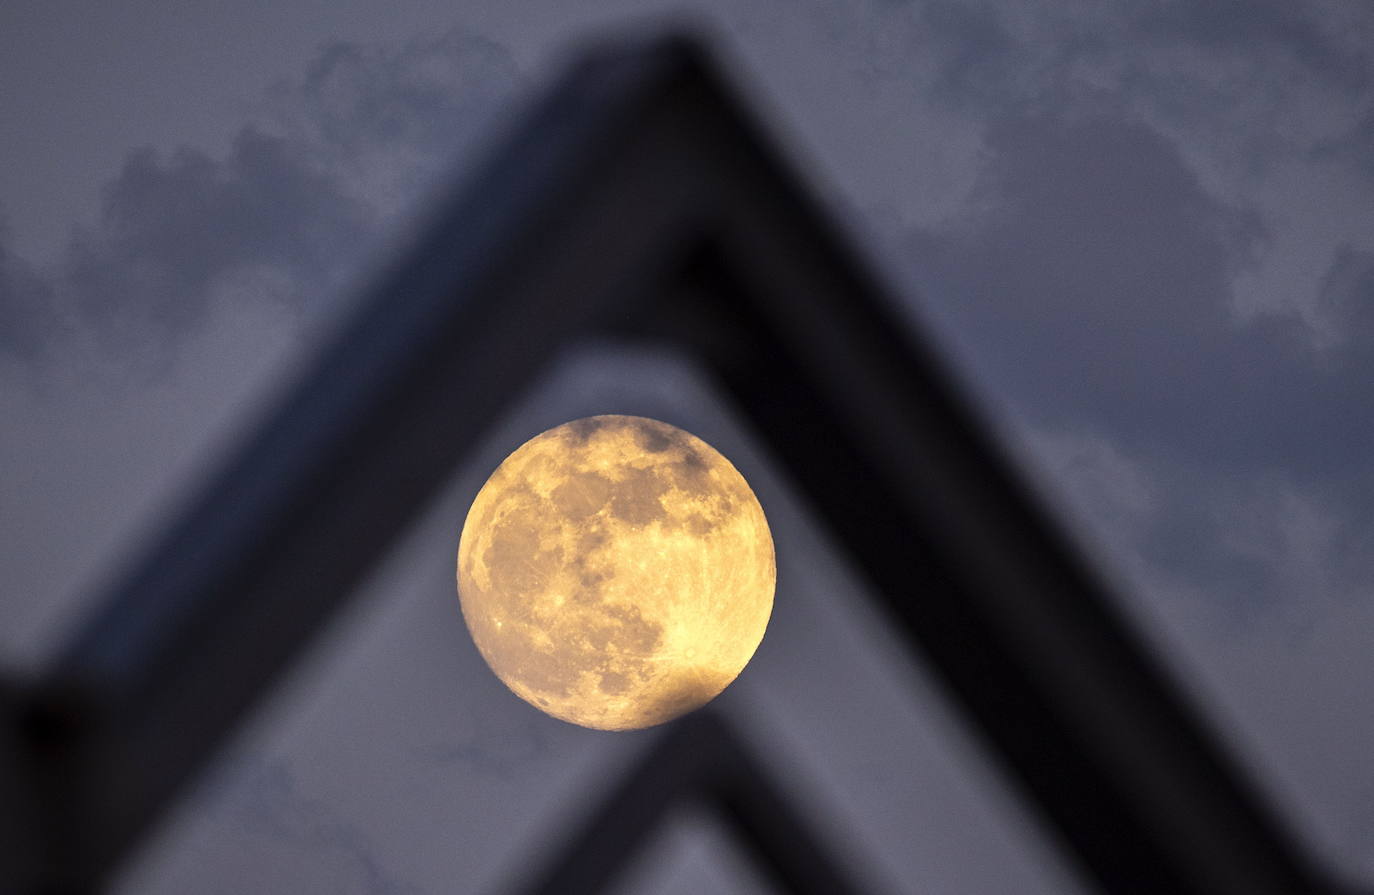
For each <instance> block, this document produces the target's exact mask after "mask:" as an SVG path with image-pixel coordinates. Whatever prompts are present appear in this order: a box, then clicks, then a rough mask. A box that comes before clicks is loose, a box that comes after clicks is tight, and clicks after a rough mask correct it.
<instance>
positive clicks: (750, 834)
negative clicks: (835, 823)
mask: <svg viewBox="0 0 1374 895" xmlns="http://www.w3.org/2000/svg"><path fill="white" fill-rule="evenodd" d="M694 798H695V799H701V800H704V802H705V804H706V806H707V807H710V808H712V809H714V811H715V812H716V813H717V814H718V815H719V816H720V817H721V818H722V819H723V820H725V821H726V822H727V824H729V829H730V831H731V832H732V833H734V835H736V836H737V837H739V838H740V839H741V840H742V841H743V842H744V844H745V845H747V846H748V849H749V852H750V854H751V856H752V857H753V858H754V860H755V862H756V864H757V865H758V866H759V867H760V869H762V870H763V871H764V873H765V874H766V875H767V876H768V877H769V878H770V879H771V880H772V881H773V882H774V883H775V884H777V886H778V888H779V890H780V891H785V892H794V893H797V895H848V893H858V892H860V891H862V889H860V888H859V887H858V886H856V885H855V884H854V881H853V880H852V879H850V878H849V876H848V874H847V873H846V872H845V871H844V870H842V865H841V862H840V861H838V860H836V859H835V858H834V856H833V855H831V854H830V850H829V849H828V848H826V846H825V842H824V840H823V839H822V838H821V837H820V836H818V835H816V833H815V831H814V830H813V829H812V828H811V826H810V824H808V823H807V822H806V821H805V820H804V819H803V816H804V815H803V813H802V812H801V811H799V810H798V809H796V808H795V807H794V806H793V805H792V803H791V801H790V800H789V799H788V797H787V790H786V788H785V787H784V786H781V785H780V784H779V783H778V782H777V781H776V780H775V779H773V778H772V776H771V774H770V773H769V772H768V770H767V768H766V767H765V766H764V764H763V763H761V762H759V761H757V760H756V759H755V758H754V756H753V754H752V753H751V751H750V750H749V749H748V747H747V746H746V745H745V743H744V741H743V740H741V739H740V738H739V737H738V735H737V734H736V733H735V731H734V730H733V729H732V728H731V727H730V725H729V724H728V723H727V722H726V721H725V720H724V719H723V718H721V717H719V716H718V715H716V714H715V713H714V712H713V711H711V710H709V709H706V710H703V711H699V712H696V713H694V714H692V715H689V716H687V717H686V718H683V719H682V720H680V721H677V722H674V723H673V724H671V725H669V726H668V727H667V728H666V729H665V731H664V733H663V734H662V735H661V737H660V739H659V740H658V741H657V742H656V743H655V744H654V745H653V746H652V747H651V748H649V749H648V750H646V751H645V753H644V756H643V757H642V758H641V759H640V761H639V762H638V763H637V764H636V765H635V766H633V767H632V768H631V769H630V770H629V771H627V772H626V773H625V774H624V775H623V776H622V777H621V779H620V781H619V782H618V783H617V784H616V785H614V786H613V787H611V789H610V791H609V792H608V793H607V794H606V795H605V796H604V797H603V798H602V800H601V802H600V803H599V804H598V805H597V806H596V808H595V809H593V810H592V811H591V812H590V813H589V815H588V816H587V817H586V818H585V819H584V820H583V822H582V823H581V824H580V826H579V827H578V829H577V830H576V831H575V832H574V833H573V834H572V835H570V836H568V837H567V838H566V839H565V840H564V841H563V844H562V847H561V848H560V849H559V850H558V851H557V852H556V853H555V854H554V855H552V856H551V857H550V858H549V859H547V860H546V861H545V862H543V864H542V865H541V866H540V867H539V868H538V869H537V871H536V872H535V873H534V874H533V875H532V877H531V878H530V880H529V881H528V882H526V883H525V884H524V885H522V886H521V887H520V888H519V890H518V891H519V892H520V893H521V895H594V893H597V892H602V891H604V890H605V889H606V888H607V887H609V886H610V885H611V884H612V883H614V882H615V881H616V880H617V879H618V878H619V876H620V874H621V873H622V872H623V871H624V870H625V868H626V865H627V864H628V863H629V861H630V860H631V859H632V858H633V857H634V856H635V855H636V854H637V853H638V852H639V851H641V850H642V849H643V847H644V846H645V845H646V844H647V843H648V842H649V841H651V839H652V838H653V836H654V835H656V834H657V833H659V832H660V829H661V827H662V825H663V821H664V820H665V818H666V816H667V815H668V814H669V813H670V812H671V811H672V810H674V809H677V808H680V807H682V806H683V804H684V802H685V801H687V800H689V799H694Z"/></svg>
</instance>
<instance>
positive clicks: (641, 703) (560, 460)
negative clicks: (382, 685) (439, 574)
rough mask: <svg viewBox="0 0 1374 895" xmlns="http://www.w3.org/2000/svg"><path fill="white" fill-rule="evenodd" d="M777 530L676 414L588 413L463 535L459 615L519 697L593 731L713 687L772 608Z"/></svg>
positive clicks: (498, 478)
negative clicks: (668, 418) (673, 419)
mask: <svg viewBox="0 0 1374 895" xmlns="http://www.w3.org/2000/svg"><path fill="white" fill-rule="evenodd" d="M776 575H777V573H776V567H775V563H774V556H773V538H772V535H771V534H770V532H769V530H768V521H767V519H766V518H765V517H764V514H763V508H762V507H761V506H760V505H759V501H758V498H757V497H755V496H754V492H753V491H752V490H750V488H749V485H748V483H747V482H745V480H744V477H743V476H742V475H740V473H739V471H738V470H736V469H735V467H734V466H732V465H731V464H730V461H728V460H726V459H725V457H723V456H721V454H720V453H719V452H718V451H716V449H715V448H713V447H711V446H710V445H709V444H707V443H706V442H704V441H702V440H701V439H700V438H697V437H696V436H695V435H692V434H690V433H688V432H685V431H683V430H682V429H679V428H677V427H675V426H671V425H669V424H667V423H663V422H659V421H658V420H653V419H647V418H645V417H638V416H619V415H607V416H592V417H586V418H584V419H579V420H573V421H572V422H569V423H564V424H563V425H561V426H557V427H555V428H553V429H549V430H548V431H547V432H543V433H541V434H539V435H536V436H535V437H534V438H531V439H530V440H529V441H527V442H525V443H524V444H523V445H521V446H520V447H519V448H518V449H517V450H516V451H515V452H514V453H513V454H511V455H510V456H509V457H507V458H506V459H505V460H504V461H503V462H502V463H501V465H500V466H498V467H497V468H496V471H495V472H493V473H492V474H491V477H490V478H489V479H487V482H486V484H485V485H483V486H482V489H481V490H480V491H479V492H478V494H477V497H476V499H475V500H473V502H472V508H471V509H470V510H469V511H468V515H467V520H466V521H465V522H464V524H463V533H462V536H461V538H460V539H459V542H458V596H459V602H460V604H461V606H462V612H463V618H464V620H465V621H466V622H467V627H468V630H469V631H470V632H471V634H472V639H473V641H474V642H475V643H476V644H477V649H478V650H479V651H480V652H481V654H482V657H483V658H484V659H486V662H487V664H488V665H489V666H490V667H491V670H492V671H493V672H495V674H496V676H497V677H498V678H500V679H501V680H502V682H504V683H505V685H506V686H507V687H509V688H510V689H511V691H513V692H514V693H515V694H516V695H517V696H519V697H520V698H521V699H524V700H525V701H526V702H528V703H530V704H531V705H533V706H535V707H536V708H538V709H541V710H542V711H544V712H547V713H548V714H550V715H552V716H554V717H555V718H560V719H562V720H564V721H569V722H572V723H573V724H580V725H582V726H583V727H590V728H594V729H597V730H633V729H637V728H642V727H651V726H653V725H655V724H662V723H664V722H666V721H671V720H672V719H674V718H676V717H678V716H680V715H683V714H685V713H687V712H690V711H692V710H693V709H697V708H700V707H701V706H703V705H705V704H706V703H707V702H709V701H711V700H712V699H714V698H715V697H716V696H717V695H718V694H719V693H720V692H721V691H722V690H724V689H725V688H726V687H727V686H729V684H730V683H731V681H733V680H734V679H735V678H736V677H737V676H738V675H739V673H740V671H742V670H743V669H744V666H745V665H746V664H747V663H748V662H749V659H750V658H751V657H752V656H753V655H754V651H755V649H757V648H758V645H759V643H760V641H761V640H762V639H763V634H764V629H765V628H766V627H767V626H768V618H769V616H770V615H771V614H772V611H773V588H774V584H775V581H776Z"/></svg>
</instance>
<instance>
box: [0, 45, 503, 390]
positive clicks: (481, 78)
mask: <svg viewBox="0 0 1374 895" xmlns="http://www.w3.org/2000/svg"><path fill="white" fill-rule="evenodd" d="M519 83H520V74H519V71H518V70H517V68H516V66H515V63H514V61H513V58H512V57H511V55H510V53H509V52H508V51H506V50H505V49H504V48H503V47H501V46H500V45H498V44H495V43H493V42H491V41H489V40H486V39H484V38H481V37H479V36H476V35H473V34H470V33H468V32H465V31H461V30H454V31H450V32H447V33H444V34H441V35H438V36H436V37H426V38H423V39H417V40H414V41H410V42H408V43H403V44H394V45H368V46H364V45H359V44H352V43H336V44H333V45H330V46H327V47H325V48H324V49H323V50H322V51H321V52H320V53H319V55H318V56H317V57H316V58H315V59H314V60H313V61H312V62H311V63H310V64H309V65H308V66H307V67H306V70H305V73H304V75H303V76H302V77H300V78H299V79H297V80H294V81H283V82H278V83H276V84H275V85H274V86H273V87H272V89H271V91H270V95H269V96H268V97H267V98H266V99H265V100H264V101H263V103H262V105H261V108H260V110H259V114H258V116H257V117H258V119H259V120H256V121H254V122H251V123H249V124H246V125H244V126H243V127H241V128H240V129H239V130H238V131H237V133H236V134H235V135H234V137H233V139H232V140H231V142H230V144H229V146H228V147H227V148H226V150H225V152H224V153H223V154H218V155H217V154H213V153H208V152H205V151H202V150H198V149H193V148H189V147H180V148H176V149H172V150H170V151H163V150H159V149H157V148H153V147H143V148H139V149H136V150H134V151H132V152H131V153H130V154H129V155H128V157H127V159H126V160H125V162H124V165H123V167H122V168H121V170H120V171H119V172H118V174H117V175H116V176H115V177H114V178H113V179H112V180H111V181H110V182H109V183H108V184H106V186H105V188H104V190H103V200H102V203H101V210H100V216H99V218H98V220H97V221H96V222H95V223H94V224H93V225H91V226H87V227H84V228H80V229H77V230H76V231H74V233H73V235H72V238H71V240H70V243H69V246H68V248H67V250H66V251H65V253H64V254H63V255H62V257H61V258H60V259H59V260H58V261H57V262H56V263H55V264H53V265H51V266H50V267H48V268H46V269H42V270H37V269H34V268H32V267H30V266H28V265H25V264H24V262H23V261H22V259H18V258H15V257H14V256H13V255H12V254H9V253H7V252H5V251H4V247H3V245H2V244H0V324H3V326H0V353H3V354H5V355H8V356H10V357H11V358H21V359H25V360H28V361H31V362H32V361H36V360H37V359H38V358H39V357H43V356H50V355H54V354H62V355H64V356H66V355H71V354H74V353H79V352H80V350H82V349H83V348H84V347H85V343H87V342H89V343H93V344H96V345H100V346H102V347H103V348H104V349H105V350H106V351H107V352H109V353H111V354H112V355H114V356H119V357H123V358H125V359H127V360H128V361H129V362H131V363H134V364H143V365H146V364H149V363H150V361H149V358H150V357H151V358H152V361H151V363H152V364H153V365H154V366H156V365H157V364H158V362H159V358H160V357H161V356H162V355H163V354H164V353H167V352H170V353H172V354H175V350H176V344H177V341H178V339H180V338H181V337H183V336H184V335H185V334H186V333H187V332H190V331H192V330H195V329H197V328H199V327H201V326H203V325H204V323H205V321H206V320H207V319H208V318H209V317H210V316H212V315H213V314H214V313H216V312H217V311H220V310H223V309H224V308H225V307H229V308H232V306H233V305H234V304H235V303H239V302H262V301H267V302H273V303H280V304H282V305H285V306H286V307H289V308H292V309H294V310H296V311H298V312H299V315H300V317H301V318H302V319H303V320H306V321H309V320H312V319H316V318H317V317H318V316H319V312H320V311H321V309H323V308H325V307H329V306H331V305H332V304H333V303H334V301H335V299H336V298H337V297H338V295H339V294H340V293H342V292H344V291H345V290H346V289H347V288H349V287H350V286H351V285H352V284H353V283H354V282H355V280H357V278H358V277H359V276H360V275H361V274H362V273H363V272H364V271H365V270H366V268H367V267H368V266H369V265H370V264H375V263H377V262H378V260H379V259H380V257H381V256H382V255H384V254H385V252H386V251H388V250H389V249H390V248H392V247H393V246H394V244H395V240H396V235H395V232H396V230H397V224H398V219H400V218H401V217H403V216H405V215H408V214H410V213H413V211H414V208H415V206H417V205H418V204H419V203H420V202H421V200H422V198H423V197H424V196H425V195H426V193H427V191H429V190H430V189H432V188H433V187H434V186H435V185H436V184H437V183H438V182H439V181H440V179H441V178H443V177H445V176H448V175H449V174H450V172H451V171H452V170H453V169H454V168H455V167H456V165H457V163H458V162H459V161H460V160H461V159H462V158H463V157H464V154H465V153H466V152H467V151H469V149H470V147H471V145H472V144H473V143H474V142H475V139H476V136H477V135H478V134H480V133H485V132H486V131H487V130H488V129H489V128H490V126H491V125H492V123H493V120H494V118H495V117H496V116H497V115H498V114H499V113H500V112H502V111H504V110H505V109H506V108H507V106H508V102H509V98H510V97H511V96H512V95H513V93H514V91H515V88H516V87H517V86H518V84H519ZM59 322H66V323H68V324H69V325H68V326H61V325H59ZM75 333H79V334H80V335H81V336H82V338H80V339H77V340H75V341H73V340H72V338H71V337H72V336H73V335H74V334H75ZM64 339H66V341H63V340H64ZM59 342H60V343H61V344H62V345H63V350H62V352H54V351H51V350H50V349H52V348H54V346H56V345H57V344H58V343H59ZM66 359H68V360H69V359H70V358H66Z"/></svg>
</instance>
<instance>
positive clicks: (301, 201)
mask: <svg viewBox="0 0 1374 895" xmlns="http://www.w3.org/2000/svg"><path fill="white" fill-rule="evenodd" d="M373 226H374V222H373V220H372V218H371V216H370V214H369V212H368V210H367V208H366V207H365V206H364V205H363V204H362V203H361V202H359V201H358V200H356V199H353V198H351V197H349V196H348V195H346V194H345V192H344V191H343V190H342V189H341V187H340V185H339V183H338V182H337V179H336V178H335V177H333V176H332V175H330V174H329V173H327V172H325V171H323V170H321V169H320V167H319V166H318V165H317V164H316V163H314V162H313V160H312V159H310V158H308V157H307V156H306V155H305V154H304V153H303V152H302V151H301V150H300V148H299V147H297V146H293V145H292V144H290V143H289V142H287V141H286V140H284V139H282V138H280V137H275V136H271V135H268V134H265V133H262V132H260V131H258V130H257V129H255V128H251V127H249V128H244V129H243V130H242V131H240V132H239V134H238V136H237V137H236V138H235V139H234V142H233V145H232V147H231V149H230V151H229V153H228V155H227V156H226V157H225V158H224V159H222V160H216V159H213V158H210V157H209V156H207V155H205V154H204V153H201V152H197V151H195V150H191V149H180V150H177V151H176V152H174V153H173V154H172V155H171V157H170V158H167V159H163V158H161V157H160V156H159V154H158V153H157V152H155V151H154V150H152V149H141V150H138V151H136V152H134V153H133V154H132V155H130V157H129V159H128V161H127V162H125V165H124V168H123V170H122V171H121V172H120V175H119V177H118V178H117V179H115V180H114V181H113V182H112V183H110V184H109V186H108V187H107V188H106V190H105V198H104V207H103V213H102V216H101V220H100V225H99V228H98V229H96V230H94V231H86V232H79V233H78V234H77V235H76V236H75V238H74V239H73V242H72V245H71V249H70V252H69V254H68V257H67V259H66V262H65V265H64V269H63V271H62V274H61V285H62V289H63V295H64V297H65V298H66V299H67V300H68V301H69V302H71V304H72V305H73V306H74V308H75V309H76V310H77V312H78V314H79V315H80V316H81V318H82V319H84V320H85V321H87V322H88V323H89V324H90V325H92V326H94V327H95V328H96V329H97V331H98V332H100V333H101V334H116V335H125V334H129V333H135V334H138V335H144V334H148V333H151V334H153V335H155V336H160V337H164V338H165V337H166V336H167V335H170V334H174V333H177V332H180V331H183V330H185V329H187V328H188V327H191V326H195V325H196V324H198V323H199V322H201V321H202V320H203V319H204V317H205V315H206V313H207V311H208V310H209V308H210V305H211V303H212V301H213V300H214V298H215V294H216V289H217V288H220V287H224V286H226V285H229V284H228V282H227V280H229V278H232V277H234V276H235V275H238V274H243V275H251V274H253V273H255V272H264V271H267V272H270V273H271V275H272V276H273V277H274V278H275V279H276V281H277V282H278V283H279V284H280V287H281V288H280V289H278V290H275V291H277V293H278V297H279V298H281V299H282V300H285V301H289V302H292V303H300V304H305V303H309V302H311V301H312V300H313V301H315V302H319V301H321V300H323V299H325V298H327V297H329V296H330V294H331V293H332V292H333V291H335V290H336V289H338V287H339V286H340V285H341V283H342V282H343V280H344V278H345V276H346V275H347V274H351V273H353V272H354V271H353V267H354V264H353V262H354V260H355V259H357V258H358V257H359V256H360V255H361V254H363V253H364V250H365V249H367V248H368V247H370V246H371V245H372V243H373V241H374V240H375V238H376V237H375V235H374V233H373Z"/></svg>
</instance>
